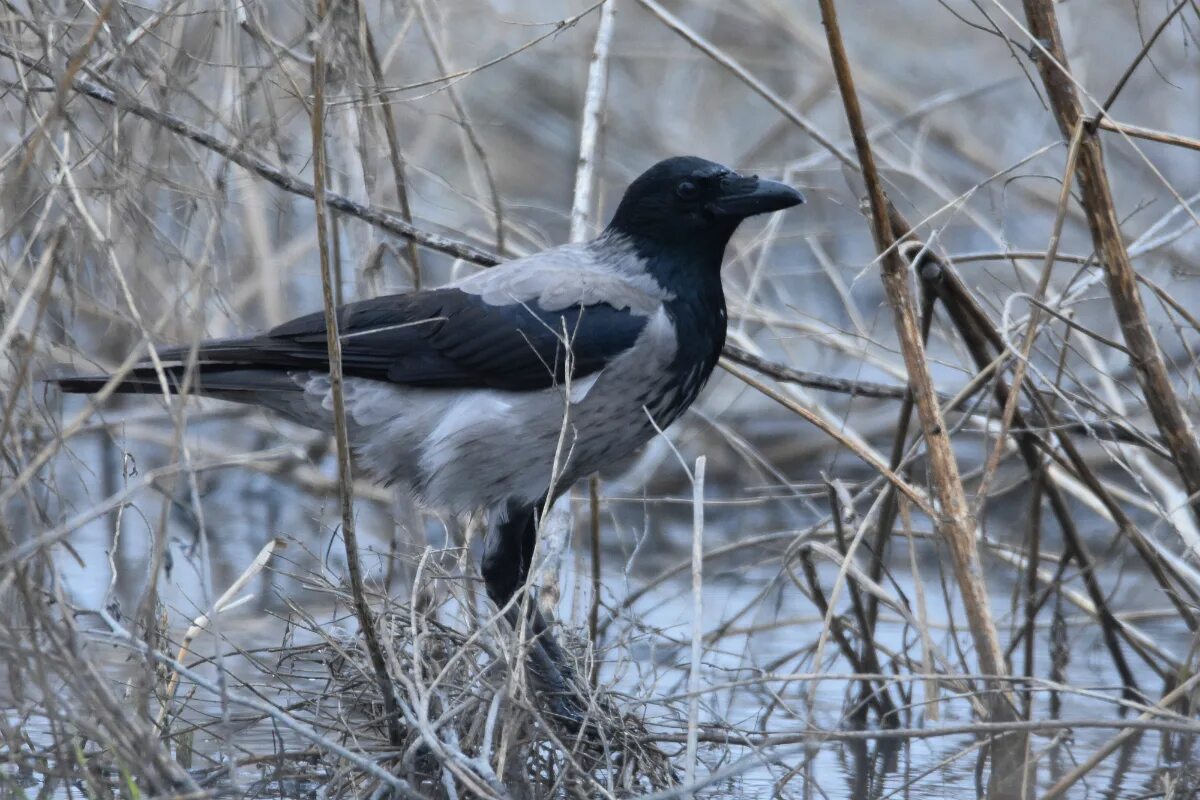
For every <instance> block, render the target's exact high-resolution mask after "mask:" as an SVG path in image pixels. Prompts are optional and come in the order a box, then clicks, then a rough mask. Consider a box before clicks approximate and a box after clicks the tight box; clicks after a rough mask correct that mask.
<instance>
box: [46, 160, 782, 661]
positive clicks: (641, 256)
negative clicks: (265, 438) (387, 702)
mask: <svg viewBox="0 0 1200 800" xmlns="http://www.w3.org/2000/svg"><path fill="white" fill-rule="evenodd" d="M802 202H804V197H803V196H802V195H801V194H800V193H799V192H798V191H796V190H795V189H793V188H791V187H790V186H786V185H784V184H782V183H778V182H775V181H770V180H764V179H760V178H758V177H756V176H753V175H742V174H739V173H737V172H735V171H733V170H731V169H729V168H727V167H724V166H721V165H720V164H715V163H713V162H711V161H706V160H704V159H701V158H695V157H676V158H669V159H667V160H665V161H661V162H659V163H658V164H655V165H654V166H653V167H651V168H650V169H649V170H647V171H646V172H645V173H643V174H642V175H641V176H639V177H638V178H637V179H636V180H635V181H634V182H633V183H632V184H631V185H630V186H629V188H628V189H627V190H626V192H625V195H624V196H623V197H622V199H621V203H620V205H619V206H618V208H617V211H616V213H615V214H614V215H613V218H612V222H611V223H610V224H609V225H608V227H607V228H606V229H605V230H604V231H603V232H602V233H601V234H600V235H599V236H598V237H597V238H596V239H594V240H592V241H590V242H587V243H583V244H568V245H563V246H561V247H555V248H552V249H550V250H546V251H543V252H540V253H536V254H534V255H531V256H527V257H525V258H520V259H516V260H513V261H508V262H506V263H503V264H501V265H499V266H496V267H494V268H492V269H488V270H484V271H482V272H480V273H478V274H475V275H472V276H471V277H468V278H466V279H464V280H460V281H457V282H455V283H453V284H450V285H448V286H445V287H443V288H440V289H433V290H428V291H420V292H413V293H410V294H400V295H390V296H387V297H377V298H374V299H372V300H364V301H361V302H355V303H349V304H347V305H345V306H342V307H341V308H340V309H338V312H337V313H338V330H339V334H340V337H341V343H342V359H343V370H344V374H345V384H344V391H345V401H346V404H345V405H346V423H347V430H348V435H349V438H350V443H351V445H352V447H353V449H354V451H355V454H356V457H357V460H358V463H359V464H361V465H363V466H365V467H366V468H367V469H368V470H369V471H370V472H371V473H372V474H373V475H374V476H375V477H376V478H378V479H380V480H382V481H385V482H387V483H391V484H396V485H397V486H400V487H403V488H404V489H405V490H407V491H410V492H411V493H412V494H413V495H414V496H415V498H416V499H417V500H418V501H419V502H420V503H422V504H423V505H424V506H426V507H429V508H434V509H439V510H444V511H448V512H451V513H464V512H476V511H482V512H483V513H484V514H485V516H486V520H487V535H486V538H485V543H484V548H483V550H484V552H483V560H482V572H483V577H484V580H485V582H486V585H487V590H488V594H489V595H490V596H491V598H492V600H493V601H494V602H495V603H496V605H497V606H499V607H500V608H505V607H506V606H507V605H508V603H509V601H510V600H511V599H512V597H513V595H514V593H515V592H516V591H517V590H518V589H519V588H520V587H521V586H522V585H523V583H524V581H525V578H526V574H527V572H528V570H529V566H530V560H531V559H532V557H533V552H534V546H535V543H536V536H537V521H536V515H537V513H538V512H539V511H540V509H541V508H542V506H543V504H544V503H545V502H546V499H547V497H551V498H553V497H557V496H558V495H560V494H561V493H563V492H564V491H566V490H567V489H568V488H570V487H571V485H572V484H573V483H574V482H575V481H576V480H577V479H578V478H581V477H583V476H586V475H589V474H591V473H592V472H595V471H597V470H600V469H603V468H605V467H608V466H611V465H613V464H615V463H618V462H620V461H622V460H623V459H625V458H626V457H628V456H630V455H631V454H632V453H633V452H634V451H635V450H637V449H638V448H639V447H641V446H642V445H643V444H645V443H646V442H647V441H649V440H650V439H651V438H652V437H653V436H654V435H655V433H656V428H657V429H663V428H666V427H667V426H668V425H670V424H671V422H673V421H674V420H675V419H676V418H678V417H679V415H680V414H681V413H683V411H684V410H685V409H686V408H687V407H688V406H689V405H690V404H691V403H692V401H693V400H695V399H696V395H697V394H698V393H699V392H700V390H701V388H702V387H703V386H704V384H705V382H706V381H707V380H708V377H709V375H710V374H711V373H712V370H713V367H714V366H715V365H716V363H717V359H718V357H719V356H720V353H721V348H722V346H723V345H724V343H725V328H726V311H725V298H724V294H723V292H722V289H721V262H722V258H723V256H724V252H725V246H726V244H727V243H728V241H729V238H730V236H732V235H733V232H734V230H735V229H736V228H737V227H738V225H739V224H740V223H741V222H742V220H743V219H745V218H747V217H750V216H754V215H756V214H764V213H767V212H772V211H778V210H780V209H785V208H788V207H790V206H794V205H797V204H799V203H802ZM325 335H326V330H325V318H324V315H323V314H321V313H317V314H310V315H307V316H303V317H299V318H297V319H294V320H292V321H291V322H287V323H284V324H283V325H280V326H278V327H276V328H274V329H272V330H270V331H268V332H266V333H263V334H259V335H255V336H248V337H242V338H234V339H220V340H213V341H207V342H203V343H202V344H200V346H199V353H198V364H197V366H196V369H195V373H194V376H193V380H194V388H193V391H195V392H197V393H199V394H202V395H207V396H211V397H216V398H221V399H224V400H231V401H235V402H240V403H249V404H252V405H257V406H263V407H265V408H269V409H271V410H273V411H275V412H278V413H280V414H282V415H284V416H286V417H288V418H290V419H292V420H295V421H296V422H299V423H301V424H303V425H306V426H309V427H313V428H317V429H321V430H332V427H333V416H332V410H331V409H332V400H331V394H330V379H329V372H328V370H329V361H328V352H327V350H326V338H325ZM188 352H189V348H186V347H181V348H174V349H168V350H163V351H160V357H161V359H162V360H163V362H164V363H165V364H166V371H167V377H168V379H170V380H173V381H176V382H182V380H183V379H184V375H185V372H186V370H187V367H186V365H185V362H186V360H187V357H188ZM106 380H107V378H106V377H104V376H87V377H69V378H60V379H58V380H57V382H58V384H59V385H60V386H61V387H62V389H63V391H66V392H94V391H96V390H98V389H99V388H100V387H101V386H102V385H104V383H105V382H106ZM117 391H118V392H144V393H157V392H159V391H160V388H159V382H158V377H157V374H156V373H155V371H154V369H153V368H152V367H149V366H138V367H136V368H135V369H134V370H133V371H132V372H131V373H129V375H128V376H127V377H126V378H125V379H124V381H123V382H122V383H121V384H120V385H119V386H118V387H117ZM560 438H561V440H562V446H561V448H560ZM556 453H557V454H558V463H557V472H556V463H555V462H556V459H555V456H556ZM510 613H511V612H510ZM511 618H512V617H511V616H510V619H511ZM541 627H542V625H541V621H540V619H535V622H534V629H535V631H538V629H540V628H541ZM540 632H541V631H539V633H540ZM543 641H544V642H547V645H546V646H547V648H548V653H547V655H548V656H549V657H550V658H551V659H552V660H553V661H557V662H560V663H559V666H560V667H562V666H563V665H562V661H563V659H562V656H561V653H560V652H559V651H558V649H557V647H556V646H554V645H553V643H552V640H549V639H548V637H544V638H543ZM543 677H544V676H543ZM551 683H557V681H551Z"/></svg>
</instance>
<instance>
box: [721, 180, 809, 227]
mask: <svg viewBox="0 0 1200 800" xmlns="http://www.w3.org/2000/svg"><path fill="white" fill-rule="evenodd" d="M803 202H804V195H802V194H800V192H798V191H797V190H795V189H793V188H792V187H791V186H788V185H787V184H786V183H780V182H779V181H768V180H764V179H762V178H740V177H739V178H737V179H735V180H733V181H730V182H729V185H728V186H726V187H725V191H723V192H722V196H721V198H720V199H719V200H715V201H713V202H712V203H710V204H709V210H710V211H712V213H714V214H716V215H718V216H722V217H737V218H739V219H741V218H745V217H753V216H754V215H756V214H769V213H770V212H772V211H781V210H783V209H785V208H791V207H792V206H798V205H800V204H801V203H803Z"/></svg>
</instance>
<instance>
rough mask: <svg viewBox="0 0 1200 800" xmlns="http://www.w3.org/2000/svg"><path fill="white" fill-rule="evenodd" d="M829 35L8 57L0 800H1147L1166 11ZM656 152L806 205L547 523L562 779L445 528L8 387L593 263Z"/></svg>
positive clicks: (1167, 191)
mask: <svg viewBox="0 0 1200 800" xmlns="http://www.w3.org/2000/svg"><path fill="white" fill-rule="evenodd" d="M860 5H861V4H852V3H849V2H846V0H842V2H835V0H821V2H819V3H818V2H817V0H788V1H786V2H785V1H784V0H768V1H767V2H748V1H742V0H739V1H738V2H731V3H726V2H715V1H709V0H702V1H701V2H698V3H687V4H684V3H679V2H671V3H661V2H657V1H656V0H639V2H637V3H634V2H626V1H625V0H608V4H607V5H605V4H594V3H592V2H579V3H575V2H572V3H570V4H568V6H566V7H562V6H561V4H553V3H545V2H540V1H539V2H522V3H512V2H507V3H499V2H485V0H461V2H460V1H459V0H456V1H455V2H442V3H433V2H429V0H413V2H411V3H390V2H371V1H370V0H343V1H342V2H333V1H332V0H329V1H328V2H326V0H320V1H319V2H317V1H316V0H314V1H313V2H308V1H307V0H305V1H304V2H302V1H301V0H277V1H276V2H248V3H226V2H217V0H158V1H157V2H155V3H149V4H145V3H142V4H137V3H131V2H125V0H91V1H88V0H85V1H84V2H76V0H52V2H15V3H8V4H6V5H5V6H4V7H3V9H0V78H2V79H3V81H4V88H3V91H2V93H0V114H3V115H4V118H5V120H6V123H7V124H5V125H4V126H2V127H0V186H3V193H2V195H0V291H2V292H3V294H2V295H0V386H2V393H0V456H2V458H3V462H2V463H0V596H2V597H3V599H4V608H3V611H2V613H0V669H2V670H3V671H4V673H5V677H6V678H7V680H5V681H2V682H0V698H2V702H0V706H2V707H3V710H4V714H3V715H2V716H0V720H2V723H0V756H2V757H3V759H4V760H5V762H6V763H5V765H4V766H3V767H0V787H3V790H4V791H5V792H6V793H8V794H11V795H13V796H26V797H35V796H36V797H43V796H45V797H49V796H57V797H67V796H76V795H83V796H89V797H139V796H144V795H152V796H156V797H158V796H173V797H184V796H186V797H200V796H216V795H221V796H227V795H236V796H243V797H251V798H258V797H297V796H320V797H333V796H362V797H383V796H401V797H405V796H406V797H444V798H459V797H469V796H479V797H512V798H524V797H530V798H541V797H547V798H548V797H627V796H651V797H656V798H663V800H665V798H668V797H680V798H682V797H687V796H691V795H692V794H693V793H695V792H699V793H700V794H701V795H703V796H722V797H723V796H732V795H744V796H753V797H759V796H762V797H804V798H809V797H855V798H857V797H871V798H880V799H882V798H885V797H892V796H901V795H904V796H910V795H911V796H927V795H928V794H930V793H937V794H939V795H945V796H968V795H971V794H972V793H978V794H980V795H983V794H987V795H989V796H990V797H992V798H1010V797H1012V798H1016V797H1021V796H1022V795H1024V796H1027V797H1041V798H1053V797H1060V796H1068V797H1085V796H1087V797H1091V796H1093V794H1098V795H1099V794H1102V795H1103V796H1105V797H1109V798H1134V797H1139V798H1150V797H1164V798H1184V797H1189V796H1192V795H1193V794H1194V793H1195V792H1196V791H1197V787H1198V786H1200V776H1197V774H1196V768H1195V766H1194V765H1195V764H1196V763H1197V762H1200V757H1198V756H1197V751H1196V742H1195V737H1196V735H1197V734H1198V733H1200V722H1197V719H1196V711H1195V695H1196V685H1197V682H1198V678H1197V675H1198V674H1200V639H1198V638H1197V620H1198V615H1200V569H1198V568H1197V554H1198V552H1200V520H1198V519H1197V516H1196V515H1197V513H1198V512H1197V509H1200V500H1198V498H1197V495H1196V490H1197V486H1198V485H1200V484H1198V481H1200V472H1198V470H1200V466H1198V465H1200V461H1198V457H1197V453H1198V452H1200V445H1198V443H1197V440H1196V434H1195V431H1194V429H1193V427H1192V425H1193V423H1192V420H1195V419H1197V418H1198V415H1197V412H1198V409H1197V405H1198V404H1197V395H1196V392H1197V386H1198V382H1200V360H1198V358H1197V351H1198V349H1200V322H1198V321H1197V316H1198V315H1197V314H1196V312H1195V308H1196V307H1197V302H1198V301H1200V291H1197V281H1196V279H1197V267H1196V265H1197V263H1200V157H1198V153H1197V150H1200V127H1197V118H1196V114H1195V108H1196V103H1195V102H1194V98H1195V97H1196V96H1197V91H1200V83H1198V80H1200V78H1198V76H1200V63H1198V61H1197V53H1198V52H1200V10H1198V9H1197V7H1196V4H1195V3H1194V2H1180V1H1179V0H1170V1H1169V2H1168V1H1167V0H1162V2H1157V3H1144V2H1143V3H1136V2H1123V0H1104V2H1094V3H1090V4H1085V3H1059V4H1052V3H1049V2H1042V1H1041V0H1025V2H1023V3H1017V2H1015V0H1007V1H1006V0H980V2H966V0H962V1H960V0H947V2H935V0H929V1H928V2H925V0H919V1H918V2H912V3H895V4H873V5H872V8H871V10H870V13H863V11H862V8H861V7H860ZM822 13H823V14H824V19H825V21H826V22H832V21H834V18H835V17H836V20H837V22H838V23H839V24H838V26H836V29H835V28H832V27H830V28H825V29H823V28H822V24H821V20H822ZM602 19H603V24H602V23H601V20H602ZM827 34H828V35H827ZM318 43H319V46H318ZM831 46H832V51H831V49H830V47H831ZM831 52H832V56H831ZM839 88H840V90H841V91H840V92H839V91H838V90H839ZM322 110H323V112H324V113H322ZM847 120H849V121H847ZM322 145H323V146H322ZM678 152H695V153H697V154H701V155H705V156H709V157H713V158H716V159H718V160H721V161H725V162H727V163H731V164H735V165H737V166H739V167H746V168H748V169H753V170H757V171H760V172H763V173H767V174H771V175H772V176H778V175H782V176H784V177H785V179H788V180H791V181H793V182H795V183H797V184H798V185H802V186H804V187H805V189H806V192H807V194H808V195H809V196H810V201H811V202H810V203H809V205H807V206H805V207H804V208H802V209H800V210H799V211H798V212H796V213H789V214H786V215H778V216H777V217H775V218H772V219H771V220H769V221H766V222H765V224H758V225H748V226H747V229H746V230H745V231H744V232H743V233H742V234H741V235H740V236H739V237H738V238H737V239H736V240H735V242H734V244H733V246H732V247H731V249H730V254H729V256H730V257H729V266H728V268H727V280H726V287H727V293H728V295H729V305H730V319H731V331H730V348H729V350H728V352H727V353H726V359H725V360H724V361H723V362H722V365H723V366H724V368H725V369H724V370H723V371H720V372H719V374H718V375H717V376H716V377H714V380H713V382H712V386H711V387H710V389H709V390H708V392H707V393H706V396H705V398H704V399H703V402H702V403H701V404H700V405H699V406H698V407H697V408H696V409H695V410H694V411H693V412H691V413H690V414H689V415H688V417H687V418H686V419H685V420H684V421H682V422H681V423H679V424H677V425H676V427H675V428H673V429H672V430H671V431H669V432H668V434H667V435H666V436H664V437H660V439H659V440H657V441H655V442H654V443H652V444H651V445H650V446H649V447H648V448H647V451H646V453H645V454H644V455H643V456H642V457H641V459H640V461H639V462H638V463H637V464H636V465H634V467H633V469H632V470H631V471H630V472H628V473H627V474H625V475H624V476H616V475H613V476H603V478H601V479H599V480H597V481H593V482H592V483H591V484H590V486H589V490H588V491H586V492H585V491H583V489H582V487H580V488H577V489H576V490H575V492H576V494H575V495H574V496H573V497H572V499H571V500H570V501H569V502H568V501H565V500H564V501H563V502H562V503H560V507H559V508H558V509H557V510H556V511H555V512H553V513H551V514H550V515H549V521H548V523H547V526H546V530H545V531H544V532H543V533H544V537H543V538H544V544H545V545H546V548H545V552H546V553H548V554H549V558H543V559H542V560H541V564H540V573H539V576H540V577H539V580H542V579H543V578H544V580H545V581H546V583H547V587H548V590H547V591H546V592H545V593H543V594H542V596H541V598H540V602H541V603H543V605H544V606H545V608H544V610H546V611H547V612H550V613H551V614H552V615H553V616H554V617H555V618H556V623H555V624H556V626H557V629H558V631H559V634H560V636H561V637H562V638H563V640H564V641H565V642H566V643H567V645H568V649H569V650H570V652H571V653H572V654H573V656H574V657H575V658H576V659H577V662H578V672H579V674H580V675H581V676H585V678H586V681H585V683H586V684H587V686H588V692H589V697H590V698H591V700H592V703H591V715H592V717H593V718H594V721H595V729H594V730H593V731H592V734H594V735H587V736H573V735H572V734H571V733H570V732H569V731H567V730H565V729H564V728H563V727H562V726H560V725H559V724H557V723H556V722H555V720H553V719H550V718H548V717H547V716H546V715H545V711H544V710H545V704H544V703H543V702H541V700H542V699H543V698H539V697H538V694H537V691H536V690H535V689H532V688H531V687H530V686H528V685H527V677H526V676H525V674H524V672H523V670H521V669H517V668H515V665H517V664H520V663H522V648H523V647H527V646H528V645H527V644H522V640H521V637H520V636H515V635H513V632H512V631H509V630H507V628H506V627H505V626H504V625H499V624H497V621H496V619H495V610H494V609H493V608H492V607H491V606H490V604H488V603H487V602H486V600H485V599H484V597H483V593H482V592H481V591H479V590H478V583H477V580H476V572H475V567H474V558H473V556H472V555H471V548H472V546H473V544H474V540H475V539H476V538H477V537H476V531H475V528H474V523H473V521H472V520H457V519H439V518H436V517H434V516H431V515H429V514H428V513H426V512H424V511H421V510H419V509H414V508H411V507H409V506H408V505H407V504H405V503H403V502H400V501H399V500H397V499H396V498H394V497H392V496H391V494H390V493H389V492H388V491H387V490H385V489H381V488H380V487H376V486H371V485H368V484H366V483H364V482H362V481H361V480H359V481H357V482H356V481H354V480H353V474H352V473H353V465H352V464H350V463H349V461H348V459H347V457H346V455H345V447H344V443H343V444H342V445H341V446H336V445H334V444H333V443H331V442H329V441H327V440H326V437H323V436H318V435H315V434H313V433H311V432H307V431H303V430H300V429H297V428H295V427H293V426H291V425H289V424H287V423H283V422H279V421H278V420H273V419H270V418H268V417H266V416H264V415H261V414H258V413H254V412H249V411H247V410H245V409H238V408H229V407H226V406H222V405H219V404H213V403H207V402H203V401H197V400H195V399H194V398H193V399H190V400H188V401H186V402H183V401H175V402H171V403H169V404H168V403H162V402H160V403H158V404H155V403H153V402H147V401H144V400H142V401H138V402H133V401H128V400H125V399H121V398H118V399H116V400H113V399H111V398H108V397H107V396H102V397H101V398H99V400H98V401H96V402H90V401H80V400H70V401H65V400H64V399H63V398H61V397H58V396H56V395H55V394H54V392H53V391H52V390H50V389H48V388H47V386H46V385H45V384H44V383H42V382H41V381H40V379H41V378H42V377H44V376H45V375H48V374H53V373H55V372H58V371H60V370H64V369H76V370H81V371H88V370H92V369H106V370H116V371H118V372H120V371H121V370H124V369H128V368H129V367H130V366H131V365H132V364H133V363H134V361H135V360H136V359H138V358H145V357H149V358H155V356H154V350H153V347H152V343H157V342H173V343H174V342H185V343H186V342H191V341H196V340H198V339H199V338H202V337H205V336H219V335H225V334H232V333H239V332H245V331H248V330H253V329H257V328H262V327H266V326H269V325H271V324H274V323H277V322H279V321H282V320H283V319H285V318H287V317H288V316H291V315H293V314H295V313H300V312H305V311H311V310H313V309H316V308H319V307H320V306H321V304H322V300H323V297H322V294H323V290H324V293H325V297H324V300H325V303H326V305H332V304H335V303H337V302H341V301H345V300H348V299H353V298H357V297H365V296H372V295H377V294H381V293H384V292H386V291H397V290H404V289H406V288H410V287H414V286H434V285H438V284H440V283H442V282H444V281H445V280H447V279H449V278H451V277H452V276H454V275H458V274H462V273H464V272H466V271H469V270H473V269H478V268H483V267H486V266H487V265H490V264H493V263H495V262H496V260H497V259H498V258H504V257H511V256H513V255H519V254H522V253H526V252H531V251H533V250H537V249H540V248H542V247H545V246H548V245H551V244H555V243H558V242H562V241H566V240H568V239H571V238H576V239H577V238H582V237H586V236H587V235H590V233H591V232H594V231H595V230H597V229H598V227H599V225H600V224H602V222H603V220H604V219H605V216H606V214H607V212H608V211H609V210H611V208H612V207H613V205H614V201H615V199H616V196H617V193H618V192H620V191H621V189H622V188H623V186H624V185H625V184H626V183H627V182H628V180H629V179H630V178H632V177H633V176H634V175H636V174H637V173H638V172H639V171H640V170H641V169H642V168H644V167H645V166H646V165H647V164H649V163H651V162H652V161H654V160H656V159H658V158H661V157H663V156H666V155H671V154H675V153H678ZM872 162H873V163H872ZM322 188H324V189H326V190H327V191H326V192H324V193H322V191H321V190H322ZM864 217H866V219H864ZM318 232H320V236H318ZM872 234H873V235H872ZM880 276H883V277H884V278H885V280H886V283H885V282H884V281H881V280H880ZM885 289H886V290H885ZM910 375H911V376H913V379H912V380H911V381H910V380H909V376H910ZM910 385H911V387H912V388H911V390H910V389H909V388H908V387H909V386H910ZM700 459H703V460H700ZM351 500H353V501H354V502H353V503H351ZM337 539H341V540H342V541H341V542H338V541H336V540H337ZM356 539H357V542H356ZM343 544H345V547H343V546H342V545H343ZM260 548H262V549H261V550H260ZM256 553H257V554H258V557H257V558H256ZM359 562H361V563H359ZM364 630H367V631H370V633H371V634H373V636H366V637H364V636H362V635H361V633H362V632H363V631H364ZM389 685H390V686H391V689H390V690H389V689H388V688H387V687H388V686H389ZM389 708H390V709H391V713H389V712H388V709H389ZM1026 741H1027V742H1028V747H1026V745H1025V742H1026ZM1022 756H1024V761H1025V764H1024V765H1022V764H1019V763H1013V762H1014V760H1015V761H1020V760H1022ZM997 760H999V765H997V764H996V763H995V762H996V761H997ZM1022 766H1024V767H1025V768H1026V769H1027V772H1028V775H1029V778H1030V781H1029V783H1028V784H1027V785H1022V784H1023V782H1022V781H1021V780H1019V779H1014V780H996V777H997V776H999V777H1001V778H1005V777H1011V776H1018V775H1019V774H1020V773H1021V768H1022ZM922 793H924V795H923V794H922Z"/></svg>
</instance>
